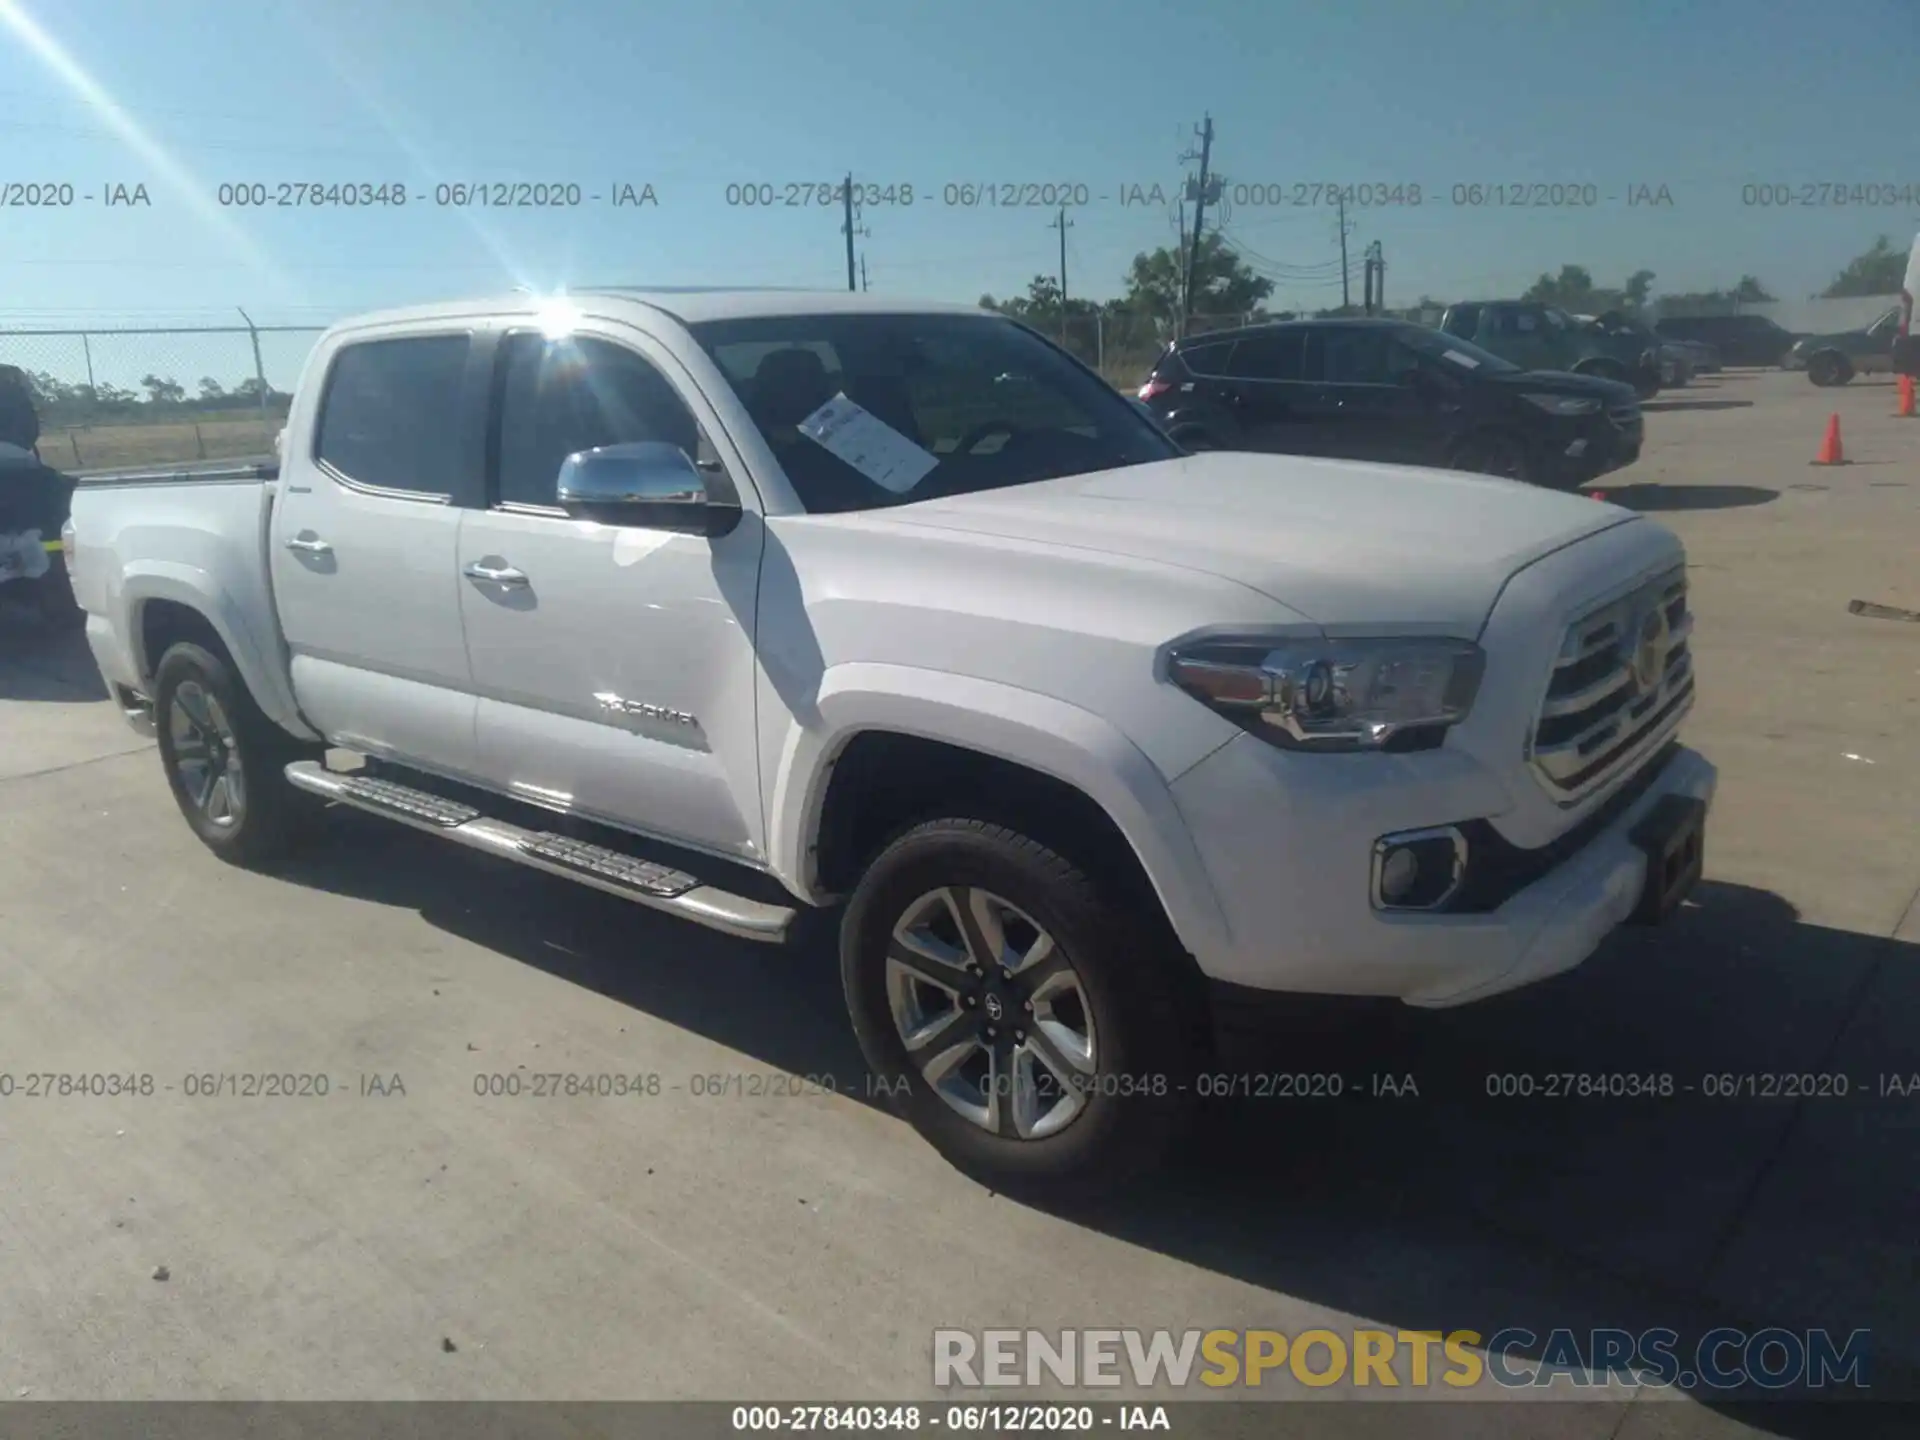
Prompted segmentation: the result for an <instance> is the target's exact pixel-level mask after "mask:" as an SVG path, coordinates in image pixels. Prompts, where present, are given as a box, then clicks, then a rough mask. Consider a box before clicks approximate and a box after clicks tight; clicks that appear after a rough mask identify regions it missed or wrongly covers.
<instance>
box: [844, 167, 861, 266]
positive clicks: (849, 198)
mask: <svg viewBox="0 0 1920 1440" xmlns="http://www.w3.org/2000/svg"><path fill="white" fill-rule="evenodd" d="M840 198H841V200H842V201H843V202H844V204H845V207H846V223H845V225H844V226H843V227H842V228H843V229H845V230H846V232H847V289H849V290H855V289H858V288H859V287H858V286H856V285H855V284H854V283H853V172H852V171H851V170H849V171H848V172H847V183H846V186H845V187H844V188H843V189H842V190H841V192H840Z"/></svg>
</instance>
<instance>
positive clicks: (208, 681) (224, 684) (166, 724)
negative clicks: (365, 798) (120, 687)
mask: <svg viewBox="0 0 1920 1440" xmlns="http://www.w3.org/2000/svg"><path fill="white" fill-rule="evenodd" d="M153 690H154V694H153V710H154V722H155V728H156V729H157V731H158V737H159V741H160V759H161V763H162V764H163V765H164V766H165V767H166V773H167V785H168V788H169V789H171V790H172V791H173V798H174V803H175V804H177V805H178V806H179V807H180V813H181V814H182V815H184V816H185V817H186V821H187V824H188V825H190V826H191V827H192V828H193V833H194V834H196V835H198V836H199V837H200V839H201V841H202V843H204V844H205V845H206V847H207V848H208V849H209V850H211V851H213V853H214V854H216V855H218V856H219V857H220V858H221V859H223V860H227V861H230V862H232V863H233V864H236V865H246V866H259V865H265V864H268V863H270V862H271V861H273V860H275V859H277V858H278V857H279V856H280V855H281V854H283V853H284V852H285V851H286V849H287V847H288V845H289V843H290V842H291V841H292V839H293V838H294V836H295V834H296V833H297V831H298V830H299V828H300V822H301V821H302V820H304V819H305V818H306V817H307V816H308V815H309V814H310V813H311V809H312V807H311V804H310V802H309V801H308V800H307V797H306V796H305V795H304V794H303V793H302V792H300V791H298V790H295V789H294V788H293V787H292V786H291V785H289V784H288V783H287V780H286V774H285V771H286V766H287V764H288V762H289V761H291V760H296V759H300V758H302V757H303V756H304V755H305V754H306V751H307V747H305V746H302V745H301V744H300V742H299V741H297V740H295V739H294V738H293V737H292V736H291V735H288V734H287V733H286V732H285V731H283V730H282V729H280V727H279V726H277V725H275V724H274V723H273V722H272V721H271V720H269V719H268V718H267V717H266V716H265V715H264V714H262V713H261V711H260V707H259V706H258V705H256V704H255V703H254V700H253V696H252V695H250V694H248V693H247V688H246V686H245V685H243V684H242V683H241V682H240V679H239V677H238V676H236V675H235V674H234V672H233V666H232V662H231V661H229V660H228V659H227V658H226V657H225V656H223V655H218V654H215V653H214V652H213V651H211V650H208V649H206V648H205V647H203V646H200V645H196V644H193V643H192V642H190V641H181V642H180V643H178V644H176V645H174V646H172V647H170V648H169V649H168V650H167V652H166V654H165V655H163V656H161V657H160V664H159V666H158V668H157V669H156V670H155V671H154V686H153Z"/></svg>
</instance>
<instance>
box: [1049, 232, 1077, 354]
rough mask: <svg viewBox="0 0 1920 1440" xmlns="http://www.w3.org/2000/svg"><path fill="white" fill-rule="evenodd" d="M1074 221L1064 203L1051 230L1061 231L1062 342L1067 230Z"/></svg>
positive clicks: (1062, 336) (1064, 339)
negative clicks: (1069, 217)
mask: <svg viewBox="0 0 1920 1440" xmlns="http://www.w3.org/2000/svg"><path fill="white" fill-rule="evenodd" d="M1072 226H1073V222H1072V221H1071V220H1069V219H1067V207H1066V206H1064V205H1062V206H1061V207H1060V213H1059V214H1058V215H1057V216H1055V217H1054V220H1053V223H1052V224H1050V225H1049V226H1047V228H1048V229H1049V230H1058V231H1059V232H1060V343H1061V344H1062V345H1064V344H1066V343H1067V231H1068V230H1069V229H1071V228H1072Z"/></svg>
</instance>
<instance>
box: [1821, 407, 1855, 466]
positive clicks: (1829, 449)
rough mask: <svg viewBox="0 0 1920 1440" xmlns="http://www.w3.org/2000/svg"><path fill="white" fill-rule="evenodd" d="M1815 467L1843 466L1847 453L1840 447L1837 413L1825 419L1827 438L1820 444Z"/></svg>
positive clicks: (1838, 417)
mask: <svg viewBox="0 0 1920 1440" xmlns="http://www.w3.org/2000/svg"><path fill="white" fill-rule="evenodd" d="M1813 463H1814V464H1816V465H1844V464H1846V463H1847V452H1846V451H1845V450H1844V449H1843V448H1841V445H1840V416H1839V415H1838V413H1835V414H1832V415H1829V416H1828V417H1827V438H1826V439H1824V440H1822V441H1821V442H1820V453H1819V455H1818V456H1816V457H1815V458H1814V462H1813Z"/></svg>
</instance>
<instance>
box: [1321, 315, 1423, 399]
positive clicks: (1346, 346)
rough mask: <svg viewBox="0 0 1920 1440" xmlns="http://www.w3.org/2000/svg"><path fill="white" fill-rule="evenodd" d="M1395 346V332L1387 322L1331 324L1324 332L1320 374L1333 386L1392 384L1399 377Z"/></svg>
mask: <svg viewBox="0 0 1920 1440" xmlns="http://www.w3.org/2000/svg"><path fill="white" fill-rule="evenodd" d="M1392 349H1394V344H1392V332H1390V330H1386V328H1384V326H1379V324H1367V326H1352V328H1350V326H1332V324H1331V326H1327V332H1325V334H1323V336H1321V357H1323V359H1321V374H1323V376H1325V380H1327V384H1334V386H1340V384H1346V386H1384V384H1392V382H1394V380H1396V371H1394V363H1392ZM1402 369H1405V365H1402Z"/></svg>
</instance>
